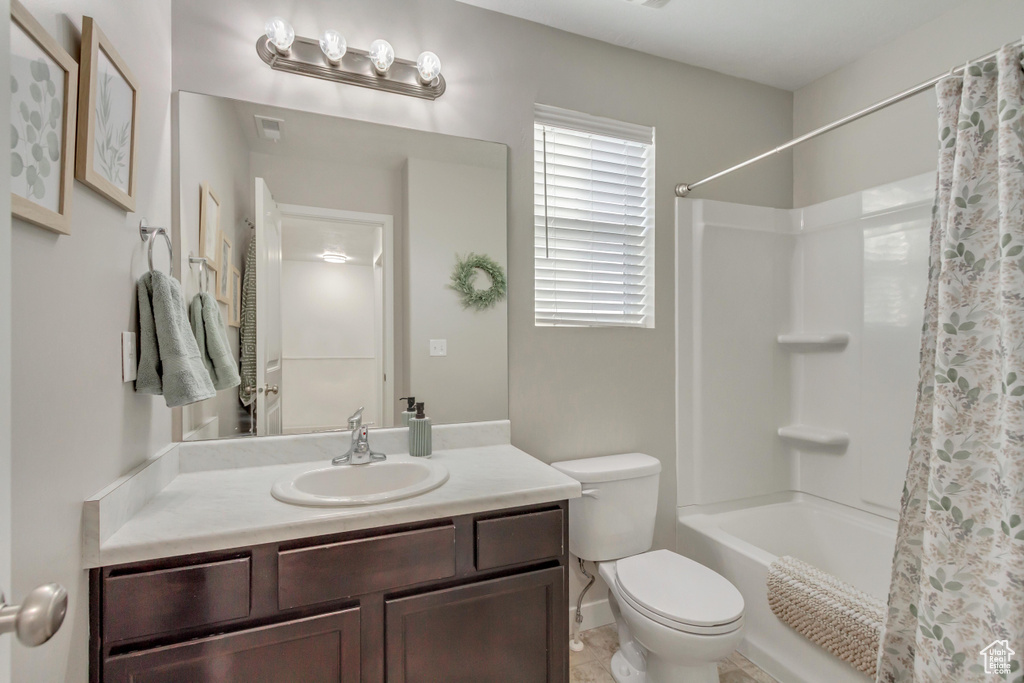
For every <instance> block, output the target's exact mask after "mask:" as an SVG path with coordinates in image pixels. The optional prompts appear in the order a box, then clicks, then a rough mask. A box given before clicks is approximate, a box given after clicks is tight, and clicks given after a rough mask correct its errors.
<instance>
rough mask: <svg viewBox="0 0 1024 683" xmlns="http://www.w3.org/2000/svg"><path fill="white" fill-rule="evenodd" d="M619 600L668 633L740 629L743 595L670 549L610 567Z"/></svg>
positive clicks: (719, 578)
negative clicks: (668, 629) (613, 570)
mask: <svg viewBox="0 0 1024 683" xmlns="http://www.w3.org/2000/svg"><path fill="white" fill-rule="evenodd" d="M615 574H616V577H615V584H616V587H617V588H618V589H619V590H618V592H619V594H620V595H621V596H622V598H623V600H625V601H626V602H628V603H629V604H630V606H631V607H633V609H635V610H636V611H638V612H640V613H641V614H643V615H644V616H647V617H648V618H650V619H652V620H654V621H656V622H658V623H660V624H662V625H663V626H667V627H668V628H671V629H675V630H677V631H683V632H685V633H692V634H695V635H719V634H723V633H731V632H733V631H736V630H737V629H740V628H742V626H743V596H742V595H741V594H740V592H739V591H738V590H737V589H736V587H735V586H733V585H732V583H730V582H729V580H728V579H726V578H725V577H724V576H721V575H720V574H717V573H715V572H714V571H712V570H710V569H708V568H707V567H705V566H704V565H702V564H699V563H697V562H694V561H693V560H691V559H689V558H686V557H683V556H682V555H678V554H676V553H674V552H672V551H670V550H655V551H652V552H647V553H642V554H640V555H634V556H632V557H626V558H623V559H621V560H619V561H617V562H616V563H615Z"/></svg>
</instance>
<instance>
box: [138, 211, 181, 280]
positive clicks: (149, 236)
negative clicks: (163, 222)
mask: <svg viewBox="0 0 1024 683" xmlns="http://www.w3.org/2000/svg"><path fill="white" fill-rule="evenodd" d="M139 235H140V236H141V237H142V241H143V242H145V241H146V240H149V269H150V271H152V270H154V268H153V242H154V241H155V239H156V237H157V235H163V237H164V239H165V240H166V241H167V256H168V258H169V259H170V269H171V270H173V268H174V247H173V246H171V237H170V235H168V234H167V229H166V228H158V227H151V226H150V225H149V223H148V222H147V221H146V219H145V218H143V219H142V220H141V221H139ZM169 274H171V273H169ZM172 277H173V274H172Z"/></svg>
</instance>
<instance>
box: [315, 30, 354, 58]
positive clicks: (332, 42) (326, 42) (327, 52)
mask: <svg viewBox="0 0 1024 683" xmlns="http://www.w3.org/2000/svg"><path fill="white" fill-rule="evenodd" d="M320 49H321V50H323V51H324V56H325V57H327V61H328V62H330V63H331V64H337V63H338V62H340V61H341V58H342V57H344V56H345V52H346V51H347V50H348V43H346V42H345V36H343V35H341V34H340V33H338V32H337V31H335V30H334V29H332V28H329V29H327V30H326V31H324V34H323V35H322V36H320Z"/></svg>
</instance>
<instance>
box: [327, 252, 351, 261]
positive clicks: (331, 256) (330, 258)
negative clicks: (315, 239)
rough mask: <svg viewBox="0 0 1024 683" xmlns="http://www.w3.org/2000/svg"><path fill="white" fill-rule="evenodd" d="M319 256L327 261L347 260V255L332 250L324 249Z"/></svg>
mask: <svg viewBox="0 0 1024 683" xmlns="http://www.w3.org/2000/svg"><path fill="white" fill-rule="evenodd" d="M320 258H322V259H323V260H324V261H327V263H346V262H347V261H348V256H345V255H344V254H339V253H337V252H333V251H325V252H324V253H323V255H322V256H321V257H320Z"/></svg>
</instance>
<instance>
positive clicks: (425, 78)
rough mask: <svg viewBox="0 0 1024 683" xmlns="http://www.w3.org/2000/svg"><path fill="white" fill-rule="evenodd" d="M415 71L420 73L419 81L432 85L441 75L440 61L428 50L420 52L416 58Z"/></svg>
mask: <svg viewBox="0 0 1024 683" xmlns="http://www.w3.org/2000/svg"><path fill="white" fill-rule="evenodd" d="M416 70H417V71H418V72H419V73H420V80H421V81H422V82H423V83H426V84H430V83H433V82H434V79H435V78H437V77H438V76H440V75H441V60H440V59H439V58H438V56H437V55H435V54H434V53H433V52H430V51H429V50H428V51H426V52H421V53H420V56H419V57H417V58H416Z"/></svg>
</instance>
